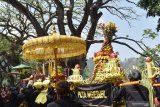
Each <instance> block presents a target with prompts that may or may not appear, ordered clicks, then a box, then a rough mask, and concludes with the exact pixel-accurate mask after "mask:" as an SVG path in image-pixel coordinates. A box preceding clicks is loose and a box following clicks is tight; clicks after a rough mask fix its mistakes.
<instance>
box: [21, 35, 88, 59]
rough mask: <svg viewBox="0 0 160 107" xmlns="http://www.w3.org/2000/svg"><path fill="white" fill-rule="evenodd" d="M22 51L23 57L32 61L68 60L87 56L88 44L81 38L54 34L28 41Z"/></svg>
mask: <svg viewBox="0 0 160 107" xmlns="http://www.w3.org/2000/svg"><path fill="white" fill-rule="evenodd" d="M22 49H23V57H24V58H26V59H30V60H45V59H56V58H68V57H74V56H79V55H82V54H86V42H85V41H84V40H83V39H81V38H79V37H75V36H67V35H59V34H57V33H53V34H52V35H51V36H44V37H39V38H33V39H31V40H28V41H26V43H25V44H24V45H23V47H22ZM55 53H56V54H55Z"/></svg>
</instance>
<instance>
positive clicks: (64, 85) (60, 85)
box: [55, 80, 69, 96]
mask: <svg viewBox="0 0 160 107" xmlns="http://www.w3.org/2000/svg"><path fill="white" fill-rule="evenodd" d="M55 90H56V93H57V94H58V95H59V96H67V95H68V93H69V83H68V82H67V81H65V80H61V81H58V82H57V83H56V87H55Z"/></svg>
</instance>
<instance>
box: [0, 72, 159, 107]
mask: <svg viewBox="0 0 160 107" xmlns="http://www.w3.org/2000/svg"><path fill="white" fill-rule="evenodd" d="M128 79H129V81H131V82H132V81H139V80H141V74H140V73H139V71H137V70H132V71H131V72H129V75H128ZM114 85H115V86H114V88H113V90H112V91H113V92H112V101H113V106H115V107H118V105H120V104H119V103H118V102H120V101H121V100H122V98H123V100H124V101H125V104H126V107H150V103H149V91H148V89H147V88H146V87H145V86H143V85H141V84H130V85H125V86H122V87H121V88H120V87H118V86H117V84H114ZM44 90H47V91H44ZM158 90H159V89H156V91H157V95H156V96H157V101H159V100H160V98H159V97H158V96H159V93H158ZM40 93H42V94H43V95H44V93H45V97H46V101H44V103H37V101H36V100H38V99H37V98H38V97H37V96H39V95H40ZM41 98H43V97H41V96H40V99H41ZM41 101H42V99H41ZM114 102H116V104H114ZM156 106H157V107H160V106H159V105H156ZM0 107H83V105H82V104H81V103H79V102H77V101H75V93H74V83H70V82H67V81H65V80H61V81H58V82H57V83H56V84H55V86H54V87H53V86H52V85H51V84H50V83H49V84H48V85H43V84H42V85H41V87H36V86H35V85H34V84H33V85H30V84H29V85H25V87H24V86H23V87H22V86H17V87H1V88H0Z"/></svg>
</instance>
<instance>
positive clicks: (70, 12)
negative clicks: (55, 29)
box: [67, 0, 77, 36]
mask: <svg viewBox="0 0 160 107" xmlns="http://www.w3.org/2000/svg"><path fill="white" fill-rule="evenodd" d="M73 7H74V0H70V6H69V10H68V11H67V21H68V27H69V29H70V31H71V35H75V36H76V35H77V34H76V29H75V28H74V25H73V21H72V15H73V14H72V12H73Z"/></svg>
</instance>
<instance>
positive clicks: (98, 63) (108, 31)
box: [90, 22, 123, 83]
mask: <svg viewBox="0 0 160 107" xmlns="http://www.w3.org/2000/svg"><path fill="white" fill-rule="evenodd" d="M100 28H102V29H103V33H104V38H105V40H104V42H103V45H102V48H101V50H100V51H98V52H96V53H95V54H94V59H93V60H94V63H95V67H94V71H93V75H92V77H91V79H90V80H91V83H101V82H105V81H111V82H114V81H115V80H116V79H121V78H123V72H122V69H121V65H120V63H119V58H118V54H117V53H115V52H114V51H113V47H112V45H111V40H112V39H113V36H115V33H116V32H117V29H116V26H115V24H114V23H112V22H110V23H108V24H101V26H100Z"/></svg>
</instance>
